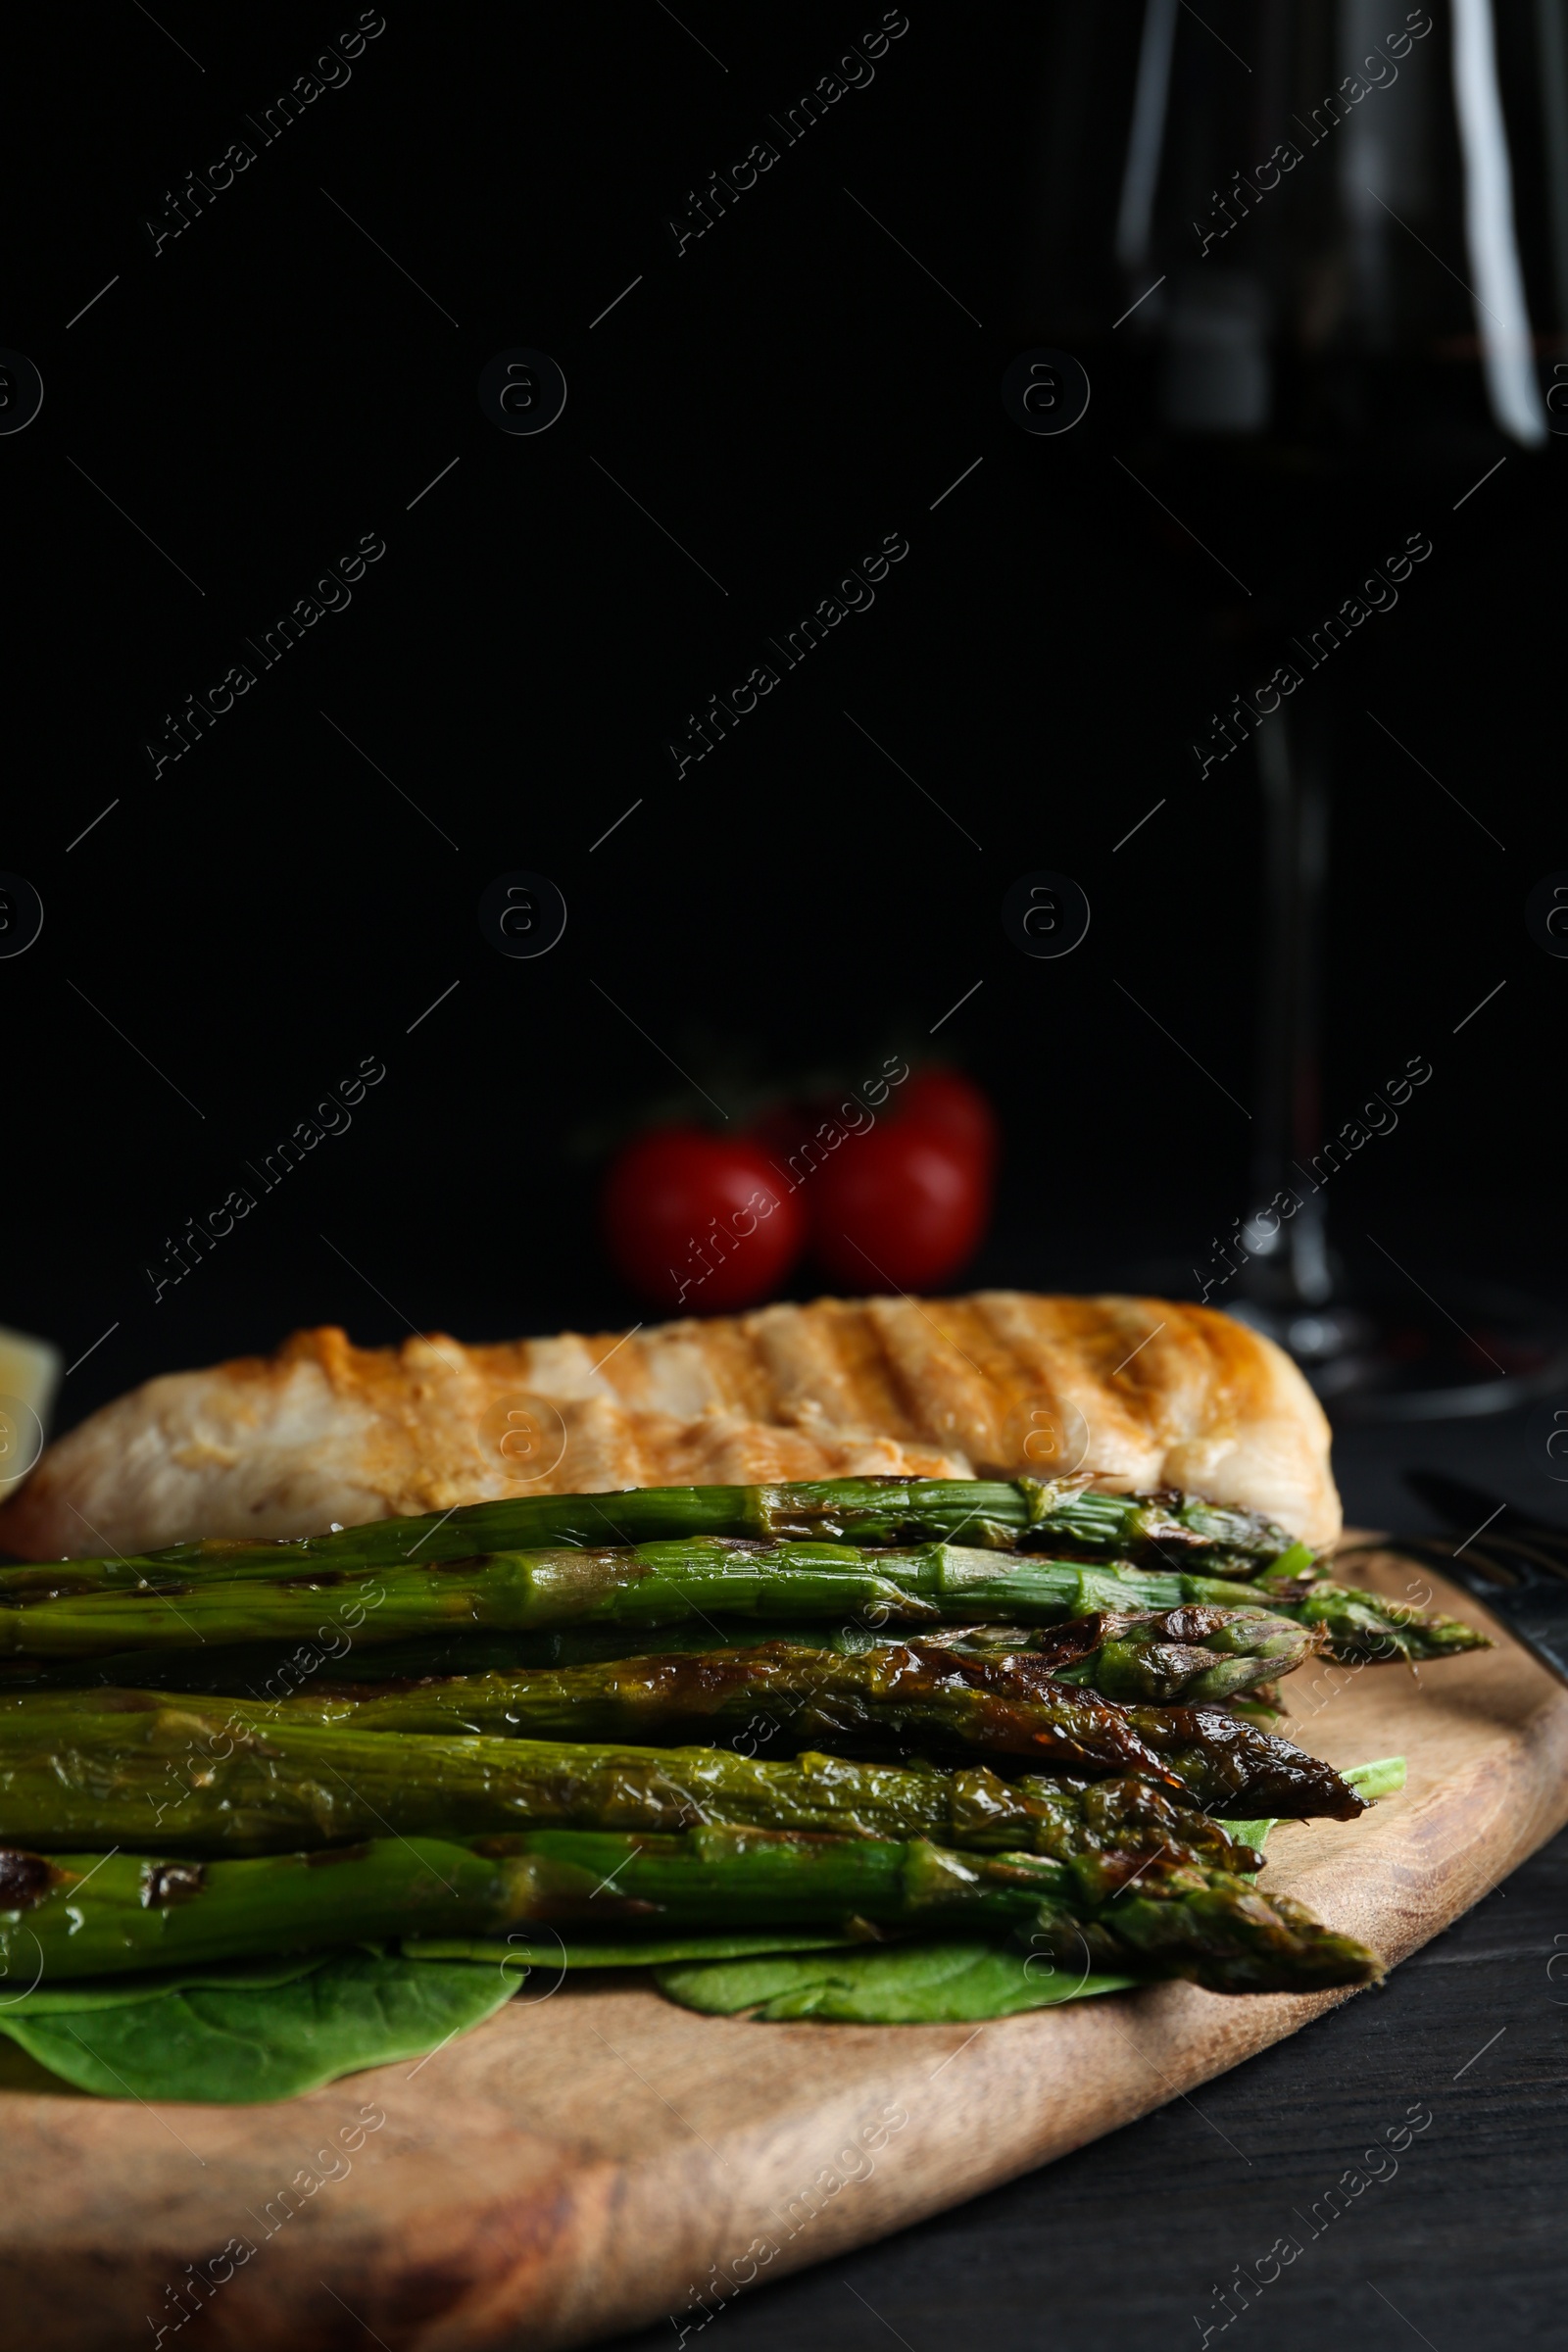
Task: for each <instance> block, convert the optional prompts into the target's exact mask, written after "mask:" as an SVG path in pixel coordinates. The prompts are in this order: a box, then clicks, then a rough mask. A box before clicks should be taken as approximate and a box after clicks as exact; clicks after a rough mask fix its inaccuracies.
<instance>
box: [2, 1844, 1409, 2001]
mask: <svg viewBox="0 0 1568 2352" xmlns="http://www.w3.org/2000/svg"><path fill="white" fill-rule="evenodd" d="M323 1862H324V1863H325V1866H324V1867H323ZM89 1882H90V1884H89ZM536 1925H537V1926H547V1927H550V1928H552V1929H555V1930H557V1931H559V1930H561V1929H563V1928H565V1927H568V1926H569V1927H573V1928H578V1927H581V1928H586V1929H588V1930H589V1931H590V1932H592V1931H599V1932H601V1933H605V1932H608V1933H611V1934H615V1935H617V1936H625V1935H627V1934H636V1933H639V1932H640V1933H644V1934H647V1935H649V1936H655V1935H658V1934H660V1933H668V1931H669V1930H671V1929H676V1928H682V1927H685V1928H693V1929H701V1928H710V1927H721V1928H725V1929H740V1928H746V1927H750V1928H779V1927H787V1928H799V1929H803V1930H804V1929H818V1928H831V1929H837V1930H840V1931H848V1932H849V1933H852V1934H860V1935H864V1934H865V1933H867V1932H871V1933H875V1932H876V1931H878V1930H905V1931H914V1932H919V1933H924V1934H927V1935H930V1934H941V1933H943V1932H950V1933H957V1934H962V1933H965V1932H968V1933H971V1934H972V1933H973V1932H974V1931H975V1930H976V1929H979V1930H982V1931H983V1930H986V1929H990V1928H994V1929H996V1930H997V1931H998V1932H1000V1933H1004V1934H1005V1933H1006V1932H1007V1931H1009V1930H1011V1931H1013V1932H1014V1933H1018V1934H1021V1935H1022V1936H1023V1937H1024V1939H1025V1940H1026V1941H1028V1942H1030V1943H1032V1944H1034V1945H1035V1946H1038V1945H1039V1944H1040V1943H1041V1942H1042V1941H1044V1942H1045V1943H1047V1944H1049V1945H1051V1946H1053V1948H1054V1945H1055V1944H1057V1943H1059V1944H1060V1945H1061V1946H1062V1948H1063V1950H1064V1951H1065V1953H1066V1954H1067V1956H1068V1964H1070V1961H1071V1957H1072V1954H1073V1953H1074V1950H1075V1949H1081V1950H1082V1951H1083V1952H1084V1954H1085V1960H1084V1965H1085V1966H1086V1967H1089V1966H1091V1965H1093V1966H1110V1967H1114V1968H1118V1969H1128V1968H1131V1969H1132V1970H1134V1971H1135V1973H1138V1974H1140V1975H1144V1976H1147V1977H1150V1978H1157V1977H1187V1978H1190V1979H1192V1980H1193V1981H1194V1982H1196V1983H1198V1984H1201V1985H1207V1986H1209V1987H1210V1988H1211V1989H1212V1990H1215V1991H1236V1992H1258V1991H1288V1992H1305V1991H1314V1990H1319V1989H1323V1988H1326V1987H1330V1986H1338V1985H1360V1984H1366V1983H1369V1982H1371V1981H1372V1980H1373V1979H1375V1978H1376V1977H1378V1976H1379V1975H1381V1973H1382V1965H1381V1963H1380V1961H1379V1960H1378V1958H1377V1955H1376V1954H1375V1953H1374V1952H1371V1951H1369V1950H1367V1948H1366V1947H1365V1946H1364V1945H1362V1944H1359V1943H1356V1942H1355V1941H1354V1940H1353V1939H1352V1938H1350V1937H1349V1936H1340V1935H1337V1934H1335V1933H1334V1932H1333V1931H1331V1930H1330V1929H1327V1928H1324V1927H1322V1926H1320V1925H1319V1924H1318V1923H1317V1922H1316V1921H1315V1920H1313V1919H1312V1918H1311V1917H1310V1915H1309V1914H1308V1913H1307V1912H1305V1911H1304V1910H1303V1909H1302V1908H1301V1906H1300V1905H1299V1904H1296V1903H1293V1902H1292V1901H1291V1900H1290V1898H1289V1897H1288V1896H1281V1897H1279V1898H1276V1899H1275V1900H1272V1901H1271V1900H1269V1899H1268V1898H1267V1897H1265V1896H1264V1895H1262V1894H1261V1893H1260V1892H1259V1891H1258V1889H1257V1888H1256V1887H1254V1886H1253V1885H1252V1884H1251V1882H1250V1880H1249V1879H1245V1878H1239V1877H1236V1876H1234V1875H1233V1874H1231V1873H1229V1872H1226V1871H1224V1870H1217V1869H1211V1868H1207V1867H1205V1866H1203V1865H1201V1864H1200V1863H1196V1862H1186V1861H1182V1862H1162V1861H1155V1862H1152V1863H1151V1862H1149V1861H1147V1860H1146V1861H1144V1862H1142V1863H1139V1862H1138V1861H1137V1860H1136V1859H1135V1857H1134V1856H1132V1855H1131V1854H1125V1855H1103V1854H1100V1853H1093V1854H1081V1855H1078V1856H1076V1857H1074V1858H1073V1859H1070V1860H1066V1861H1058V1860H1055V1859H1054V1858H1051V1857H1049V1856H1046V1855H1035V1854H1023V1853H1005V1854H995V1855H991V1854H974V1853H970V1854H960V1853H957V1852H955V1851H954V1850H953V1849H951V1848H948V1847H943V1846H938V1845H933V1844H932V1843H930V1842H929V1841H928V1840H926V1839H924V1838H913V1839H900V1840H892V1839H881V1838H833V1837H812V1836H803V1835H799V1834H795V1833H791V1832H787V1831H767V1830H733V1829H704V1830H694V1831H688V1832H685V1833H683V1834H681V1835H678V1836H672V1837H651V1836H647V1835H639V1836H624V1835H619V1836H617V1835H614V1834H613V1833H603V1832H593V1831H574V1830H539V1831H531V1832H528V1833H525V1834H522V1835H519V1836H511V1837H497V1838H483V1839H478V1840H471V1841H460V1840H455V1839H452V1838H418V1839H415V1838H375V1839H372V1840H370V1841H368V1843H366V1844H364V1845H362V1846H359V1847H355V1848H351V1849H349V1850H348V1851H347V1852H337V1853H333V1854H332V1855H330V1856H329V1857H322V1856H319V1855H312V1854H297V1853H293V1854H277V1855H267V1856H262V1857H258V1858H256V1859H252V1860H244V1861H218V1862H208V1863H203V1862H189V1861H179V1860H171V1859H169V1858H167V1857H164V1856H162V1855H160V1854H159V1853H158V1852H157V1851H156V1849H154V1850H153V1851H152V1852H149V1853H142V1854H132V1853H124V1852H121V1853H79V1852H75V1853H61V1854H55V1855H52V1856H51V1855H43V1854H38V1853H34V1852H30V1851H28V1850H26V1849H24V1848H17V1847H11V1848H4V1849H0V1966H3V1967H4V1968H5V1969H6V1970H7V1971H8V1972H9V1973H10V1974H12V1975H18V1972H21V1974H20V1976H19V1981H20V1982H22V1983H26V1982H28V1981H29V1979H32V1978H33V1977H34V1975H35V1973H38V1972H41V1975H42V1977H43V1978H46V1979H49V1980H51V1981H60V1982H69V1981H71V1980H73V1979H77V1978H81V1977H86V1976H99V1975H106V1974H118V1973H122V1972H124V1971H126V1970H132V1969H137V1968H149V1967H151V1968H157V1967H169V1966H172V1965H181V1964H183V1965H190V1964H193V1963H196V1962H202V1961H215V1960H224V1959H242V1958H246V1957H248V1956H252V1955H255V1954H257V1953H274V1952H288V1951H304V1950H319V1949H321V1948H323V1947H327V1948H329V1947H331V1946H334V1945H343V1944H349V1943H353V1942H355V1941H361V1940H367V1939H371V1940H381V1939H385V1938H388V1937H393V1936H426V1937H428V1936H503V1935H505V1934H507V1933H508V1932H509V1931H514V1930H523V1929H526V1928H530V1927H534V1926H536Z"/></svg>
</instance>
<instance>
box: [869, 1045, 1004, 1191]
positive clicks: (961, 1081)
mask: <svg viewBox="0 0 1568 2352" xmlns="http://www.w3.org/2000/svg"><path fill="white" fill-rule="evenodd" d="M888 1108H889V1109H890V1110H892V1111H893V1113H894V1116H895V1118H896V1119H897V1120H898V1121H899V1123H900V1124H901V1125H903V1124H904V1123H906V1122H908V1123H910V1124H912V1125H915V1126H919V1127H926V1128H929V1129H930V1130H932V1132H933V1133H937V1134H941V1135H945V1136H948V1137H949V1138H950V1139H951V1140H952V1141H953V1142H954V1143H956V1144H962V1145H964V1146H966V1147H967V1149H968V1150H969V1151H971V1152H973V1154H974V1156H975V1159H976V1161H977V1163H978V1164H979V1166H980V1167H981V1168H982V1169H983V1170H984V1172H985V1174H986V1175H987V1177H989V1176H990V1175H991V1173H992V1171H993V1170H994V1168H995V1167H996V1164H997V1149H998V1143H999V1137H998V1131H997V1114H996V1112H995V1111H994V1110H993V1109H992V1107H991V1105H990V1103H988V1102H987V1101H986V1098H985V1096H984V1095H983V1094H982V1093H981V1092H980V1089H979V1088H978V1087H977V1086H976V1085H975V1084H974V1082H973V1080H972V1079H969V1078H965V1077H964V1076H963V1074H962V1072H961V1071H958V1070H945V1069H931V1070H916V1071H915V1073H914V1075H913V1076H912V1077H911V1078H909V1079H908V1080H907V1083H906V1084H905V1085H903V1086H901V1087H900V1089H899V1091H898V1093H897V1094H896V1095H895V1096H894V1097H893V1099H892V1101H891V1102H890V1103H889V1104H888Z"/></svg>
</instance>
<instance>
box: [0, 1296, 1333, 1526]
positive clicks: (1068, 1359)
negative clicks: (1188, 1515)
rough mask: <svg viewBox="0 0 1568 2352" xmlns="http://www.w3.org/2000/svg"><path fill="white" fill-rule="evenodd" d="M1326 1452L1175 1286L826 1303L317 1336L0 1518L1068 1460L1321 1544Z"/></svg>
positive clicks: (190, 1401)
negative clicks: (400, 1334)
mask: <svg viewBox="0 0 1568 2352" xmlns="http://www.w3.org/2000/svg"><path fill="white" fill-rule="evenodd" d="M1328 1456H1329V1431H1328V1425H1327V1423H1326V1422H1325V1420H1324V1417H1323V1414H1322V1411H1321V1409H1320V1407H1319V1405H1318V1403H1317V1399H1316V1398H1315V1397H1313V1395H1312V1392H1311V1390H1310V1389H1309V1388H1308V1387H1307V1385H1306V1383H1305V1381H1304V1380H1303V1379H1302V1378H1301V1375H1300V1373H1299V1371H1298V1370H1297V1369H1296V1367H1295V1365H1294V1364H1292V1363H1291V1361H1290V1359H1289V1358H1288V1357H1287V1356H1286V1355H1285V1354H1284V1353H1282V1351H1281V1350H1280V1349H1279V1348H1276V1347H1275V1346H1274V1345H1273V1344H1272V1343H1271V1342H1270V1341H1268V1340H1266V1339H1263V1338H1261V1337H1260V1336H1259V1335H1258V1334H1257V1333H1255V1332H1253V1331H1250V1330H1249V1329H1248V1328H1247V1327H1246V1326H1245V1325H1244V1324H1241V1323H1236V1322H1233V1321H1232V1320H1231V1319H1230V1317H1229V1316H1227V1315H1223V1314H1219V1313H1217V1312H1216V1311H1215V1310H1214V1309H1212V1308H1210V1307H1201V1306H1183V1305H1178V1304H1175V1303H1173V1302H1172V1301H1170V1300H1168V1299H1124V1298H1097V1299H1071V1298H1040V1297H1036V1296H1033V1295H1031V1294H1029V1293H1026V1292H1021V1291H982V1292H979V1293H977V1294H976V1295H975V1296H974V1297H972V1298H968V1299H928V1300H916V1299H861V1300H845V1299H817V1300H816V1301H815V1302H814V1303H813V1304H811V1305H809V1306H767V1307H761V1308H760V1309H758V1310H757V1311H756V1312H754V1313H752V1314H747V1315H736V1316H729V1317H715V1318H714V1319H712V1320H711V1321H707V1322H683V1323H666V1324H664V1325H662V1326H660V1327H658V1328H655V1329H649V1330H643V1331H639V1332H636V1333H635V1334H633V1335H631V1336H629V1337H624V1338H623V1337H620V1336H618V1335H617V1334H615V1333H613V1332H611V1333H602V1334H600V1335H598V1336H597V1337H594V1338H585V1337H581V1336H579V1335H578V1334H577V1333H575V1332H564V1333H562V1334H560V1335H559V1336H558V1337H556V1338H553V1339H541V1340H519V1341H515V1342H512V1343H507V1344H501V1345H497V1346H492V1347H475V1348H469V1347H465V1346H464V1345H463V1344H462V1342H460V1341H457V1340H452V1339H447V1338H445V1337H444V1336H441V1335H435V1336H432V1337H428V1338H421V1339H412V1340H409V1341H406V1342H405V1343H404V1345H403V1346H402V1347H401V1348H356V1347H354V1346H353V1344H352V1343H351V1342H350V1340H349V1339H348V1337H347V1335H346V1334H345V1333H344V1332H342V1331H338V1330H335V1329H332V1328H325V1329H321V1330H318V1331H305V1332H297V1333H296V1334H295V1335H294V1337H293V1338H292V1339H290V1340H288V1341H286V1342H285V1343H284V1345H283V1346H282V1347H281V1348H279V1349H278V1350H277V1352H276V1354H275V1355H271V1356H241V1357H239V1358H237V1359H236V1360H235V1361H233V1362H231V1363H226V1364H217V1365H215V1366H213V1367H212V1369H211V1370H209V1371H204V1372H179V1373H172V1374H168V1375H166V1376H164V1377H163V1378H161V1379H158V1380H150V1381H148V1382H147V1383H146V1384H145V1385H144V1386H143V1387H141V1388H139V1389H134V1390H132V1391H131V1392H130V1394H129V1395H128V1396H125V1397H121V1398H119V1399H118V1401H117V1402H115V1403H114V1404H110V1405H106V1406H105V1407H104V1408H103V1410H102V1411H101V1412H97V1413H94V1414H93V1415H92V1416H91V1418H90V1419H89V1420H86V1421H84V1422H82V1423H81V1425H80V1426H79V1427H78V1428H76V1429H74V1430H73V1431H71V1433H70V1434H69V1435H68V1436H67V1437H64V1438H62V1439H61V1440H59V1442H58V1443H57V1444H55V1445H53V1446H50V1447H49V1448H48V1450H47V1451H46V1452H45V1454H44V1455H43V1458H42V1460H41V1461H40V1462H39V1464H38V1466H37V1468H36V1469H35V1470H34V1471H33V1473H32V1475H31V1477H30V1478H29V1479H28V1480H27V1482H26V1484H25V1486H24V1487H22V1488H21V1489H20V1490H19V1491H18V1493H17V1494H16V1495H15V1496H14V1497H13V1498H12V1499H11V1500H10V1501H9V1502H8V1503H7V1504H6V1505H5V1507H4V1508H3V1509H0V1548H4V1549H6V1550H9V1551H11V1552H13V1553H15V1554H17V1555H19V1556H21V1557H25V1558H31V1559H50V1558H57V1557H60V1556H63V1555H67V1554H81V1553H86V1552H102V1551H107V1550H119V1551H137V1550H144V1549H148V1548H150V1547H152V1546H154V1545H157V1544H172V1543H178V1542H180V1541H182V1540H184V1539H187V1538H192V1537H198V1536H304V1535H316V1534H319V1533H320V1532H321V1531H322V1530H323V1529H325V1528H326V1527H328V1526H329V1525H330V1524H331V1523H332V1522H334V1521H337V1522H340V1523H341V1524H342V1525H344V1526H353V1525H355V1524H356V1523H358V1522H361V1521H364V1520H368V1519H380V1518H389V1517H395V1516H397V1515H399V1514H403V1513H417V1512H420V1511H443V1510H447V1509H450V1508H452V1507H454V1506H455V1505H457V1504H459V1503H465V1502H478V1501H481V1500H484V1499H487V1498H490V1497H494V1496H497V1495H509V1494H518V1495H524V1494H550V1493H555V1494H574V1493H575V1494H592V1493H600V1494H603V1493H607V1492H609V1491H611V1490H613V1489H614V1488H617V1487H647V1486H671V1485H684V1484H695V1485H701V1484H711V1483H726V1482H735V1483H740V1484H750V1483H758V1482H765V1481H771V1480H782V1479H807V1478H834V1477H867V1476H875V1475H877V1474H882V1473H886V1474H890V1475H903V1476H910V1477H943V1478H955V1477H957V1478H964V1477H971V1476H976V1477H998V1476H1007V1475H1010V1474H1013V1473H1016V1472H1018V1471H1025V1472H1028V1473H1031V1474H1033V1475H1035V1476H1039V1477H1051V1476H1054V1475H1055V1474H1057V1473H1059V1472H1061V1471H1070V1470H1074V1469H1080V1468H1081V1469H1082V1470H1085V1471H1092V1472H1093V1473H1094V1476H1095V1483H1096V1484H1097V1485H1099V1486H1102V1487H1104V1488H1106V1489H1109V1490H1113V1491H1123V1492H1125V1491H1129V1490H1133V1489H1146V1488H1156V1487H1180V1488H1184V1489H1186V1490H1187V1491H1188V1492H1189V1493H1192V1494H1196V1495H1204V1496H1206V1497H1207V1498H1209V1499H1210V1500H1212V1501H1216V1502H1227V1503H1237V1504H1241V1505H1244V1506H1246V1507H1247V1508H1249V1509H1251V1510H1257V1511H1262V1512H1264V1513H1265V1514H1266V1515H1267V1516H1268V1517H1269V1518H1271V1519H1274V1520H1276V1521H1277V1522H1278V1523H1279V1524H1280V1525H1281V1526H1283V1527H1286V1528H1289V1529H1290V1530H1291V1531H1292V1532H1293V1533H1294V1534H1296V1535H1299V1536H1300V1537H1302V1538H1304V1539H1305V1540H1306V1541H1307V1542H1308V1543H1310V1544H1329V1543H1332V1542H1333V1541H1334V1539H1335V1538H1336V1537H1337V1536H1338V1534H1339V1532H1340V1502H1339V1496H1338V1495H1337V1494H1336V1492H1335V1488H1334V1482H1333V1479H1332V1476H1331V1475H1330V1471H1329V1461H1328Z"/></svg>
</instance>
